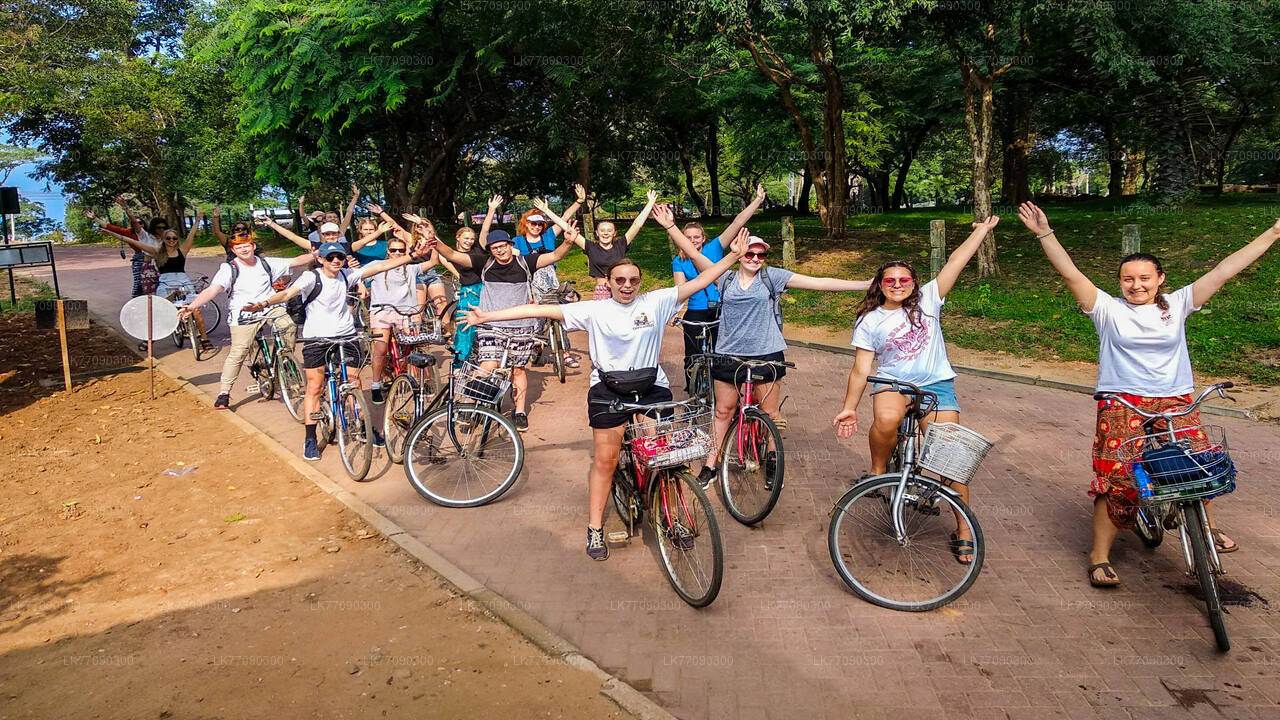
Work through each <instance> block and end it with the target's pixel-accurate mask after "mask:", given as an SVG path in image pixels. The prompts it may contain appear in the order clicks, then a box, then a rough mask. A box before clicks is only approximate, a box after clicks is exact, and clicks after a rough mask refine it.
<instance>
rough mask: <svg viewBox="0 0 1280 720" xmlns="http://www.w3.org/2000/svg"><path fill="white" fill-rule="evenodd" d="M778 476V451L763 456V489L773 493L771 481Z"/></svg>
mask: <svg viewBox="0 0 1280 720" xmlns="http://www.w3.org/2000/svg"><path fill="white" fill-rule="evenodd" d="M777 476H778V451H776V450H770V451H769V452H767V453H765V454H764V489H765V490H768V491H769V492H773V479H774V478H776V477H777Z"/></svg>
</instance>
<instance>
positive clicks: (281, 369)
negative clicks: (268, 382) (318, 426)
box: [276, 349, 307, 422]
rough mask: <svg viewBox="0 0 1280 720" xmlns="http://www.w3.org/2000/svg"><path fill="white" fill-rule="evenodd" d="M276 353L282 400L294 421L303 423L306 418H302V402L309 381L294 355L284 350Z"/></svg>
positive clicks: (278, 382)
mask: <svg viewBox="0 0 1280 720" xmlns="http://www.w3.org/2000/svg"><path fill="white" fill-rule="evenodd" d="M276 353H277V354H276V383H277V384H278V385H279V386H280V399H281V400H283V401H284V406H285V407H286V408H288V410H289V414H290V415H292V416H293V419H294V420H297V421H298V422H303V421H305V420H306V418H304V417H303V416H302V401H303V400H304V399H305V398H306V396H307V380H306V378H304V377H303V376H302V371H301V370H299V369H298V363H297V361H295V360H294V359H293V356H292V355H290V354H289V353H287V352H285V351H284V350H283V349H281V350H277V351H276Z"/></svg>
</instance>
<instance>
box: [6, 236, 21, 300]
mask: <svg viewBox="0 0 1280 720" xmlns="http://www.w3.org/2000/svg"><path fill="white" fill-rule="evenodd" d="M16 233H17V226H16V225H15V224H14V221H13V216H12V215H5V216H4V244H5V246H6V247H7V246H8V245H9V243H11V242H13V236H14V235H15V234H16ZM9 302H10V303H12V304H13V306H14V307H17V306H18V290H17V287H16V286H15V285H14V284H13V268H9Z"/></svg>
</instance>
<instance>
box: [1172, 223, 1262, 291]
mask: <svg viewBox="0 0 1280 720" xmlns="http://www.w3.org/2000/svg"><path fill="white" fill-rule="evenodd" d="M1277 239H1280V220H1277V221H1276V224H1275V225H1272V226H1271V227H1269V228H1267V229H1266V230H1265V231H1263V233H1262V234H1261V235H1259V236H1258V237H1256V238H1254V239H1253V242H1251V243H1249V244H1248V245H1245V246H1244V247H1242V248H1240V249H1239V250H1237V251H1235V252H1233V253H1231V254H1230V255H1228V256H1227V257H1226V258H1225V259H1224V260H1223V261H1222V262H1220V263H1218V264H1217V265H1215V266H1214V268H1213V269H1212V270H1210V271H1209V272H1207V273H1205V274H1204V275H1201V276H1200V278H1199V279H1198V280H1196V281H1195V282H1194V283H1192V284H1191V302H1192V303H1193V304H1194V305H1195V306H1196V307H1200V306H1201V305H1203V304H1205V303H1207V302H1209V299H1210V298H1212V297H1213V296H1214V295H1215V294H1216V293H1217V292H1218V291H1219V290H1221V289H1222V286H1223V285H1225V284H1226V282H1227V281H1228V280H1230V279H1231V278H1233V277H1235V276H1236V275H1237V274H1239V273H1240V271H1241V270H1244V269H1245V268H1247V267H1249V266H1250V265H1252V264H1253V263H1254V261H1256V260H1257V259H1258V258H1260V257H1262V254H1263V253H1265V252H1266V251H1267V250H1270V249H1271V246H1272V245H1273V244H1274V243H1275V241H1276V240H1277Z"/></svg>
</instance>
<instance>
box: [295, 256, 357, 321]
mask: <svg viewBox="0 0 1280 720" xmlns="http://www.w3.org/2000/svg"><path fill="white" fill-rule="evenodd" d="M308 272H310V273H311V274H312V275H314V276H315V278H316V281H315V284H314V285H312V286H311V289H310V290H308V291H307V296H306V297H305V298H304V297H302V296H301V295H298V296H295V297H293V298H290V299H289V304H288V305H286V306H285V308H286V310H287V311H288V313H289V317H290V318H291V319H292V320H293V322H294V323H295V324H297V325H302V324H303V323H305V322H306V321H307V305H309V304H310V303H311V301H312V300H315V299H316V296H318V295H319V294H320V291H321V290H322V289H323V286H322V285H321V279H320V271H319V270H318V269H316V268H311V270H309V271H308ZM338 277H340V278H342V281H343V282H344V283H345V282H346V281H347V269H346V268H342V269H341V270H339V271H338Z"/></svg>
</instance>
